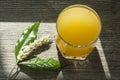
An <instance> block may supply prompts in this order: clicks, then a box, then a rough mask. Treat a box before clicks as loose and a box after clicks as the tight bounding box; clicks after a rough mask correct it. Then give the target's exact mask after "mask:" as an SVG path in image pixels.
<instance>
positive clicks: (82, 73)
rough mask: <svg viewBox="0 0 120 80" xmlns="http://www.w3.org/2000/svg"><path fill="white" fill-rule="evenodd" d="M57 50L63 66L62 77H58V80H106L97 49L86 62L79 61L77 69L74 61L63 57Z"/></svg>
mask: <svg viewBox="0 0 120 80" xmlns="http://www.w3.org/2000/svg"><path fill="white" fill-rule="evenodd" d="M56 48H57V47H56ZM57 50H58V55H59V60H60V62H61V65H62V69H61V72H60V76H59V77H58V80H60V79H61V76H62V77H63V79H65V80H78V79H88V80H89V79H93V80H105V79H106V78H105V75H104V71H103V68H102V64H101V60H100V57H99V55H98V52H97V50H96V48H95V49H94V51H93V52H92V53H91V54H90V55H89V56H88V57H87V59H86V60H85V61H78V63H77V67H75V66H74V63H73V62H72V61H70V60H67V59H65V58H64V57H62V55H61V53H60V51H59V49H58V48H57Z"/></svg>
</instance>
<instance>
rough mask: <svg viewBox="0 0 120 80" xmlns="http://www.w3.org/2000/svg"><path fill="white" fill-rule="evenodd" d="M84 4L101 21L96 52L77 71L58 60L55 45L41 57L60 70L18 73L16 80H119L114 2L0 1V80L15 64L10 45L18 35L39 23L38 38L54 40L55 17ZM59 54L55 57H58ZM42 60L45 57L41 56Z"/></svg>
mask: <svg viewBox="0 0 120 80" xmlns="http://www.w3.org/2000/svg"><path fill="white" fill-rule="evenodd" d="M76 3H80V4H86V5H88V6H91V7H92V8H94V9H95V10H96V11H97V12H98V13H99V15H100V17H101V19H102V33H101V35H100V38H99V41H98V42H97V48H96V49H95V50H94V51H93V52H92V53H91V54H90V55H89V57H88V58H87V60H86V61H82V62H79V64H78V65H77V69H76V68H75V67H74V65H73V64H72V63H71V62H70V61H68V60H66V59H64V58H63V57H61V55H60V54H59V51H57V50H56V46H55V43H53V44H52V46H51V48H50V49H49V51H46V52H45V53H47V54H49V55H48V56H53V57H55V58H58V57H59V59H60V61H61V64H62V69H61V71H60V72H54V73H51V74H39V73H34V72H33V71H30V70H29V71H28V70H21V71H20V72H19V74H18V75H17V76H16V78H15V79H18V80H86V79H87V80H106V79H111V80H119V79H120V76H119V75H120V60H119V58H120V54H119V53H120V49H119V48H120V46H119V45H120V42H119V41H120V37H119V36H120V31H119V29H120V15H119V14H120V10H119V8H120V2H119V1H118V0H112V1H110V0H100V1H99V0H97V1H96V0H86V1H84V0H81V1H79V0H76V1H73V0H69V1H54V0H51V1H50V0H49V1H45V0H44V1H43V0H37V1H35V0H25V1H24V0H17V1H16V0H0V80H6V78H7V76H8V74H9V72H10V70H11V69H12V67H13V66H14V64H15V57H14V45H15V42H16V40H17V39H18V38H19V36H20V34H21V33H22V31H24V30H25V29H26V28H27V27H28V26H30V25H31V24H33V22H35V21H38V20H41V21H42V23H41V24H40V27H39V32H38V38H40V37H41V36H42V35H45V34H51V35H52V36H53V37H54V36H55V33H56V30H55V26H56V25H55V21H56V19H57V15H58V13H59V12H60V11H61V10H62V9H63V8H64V7H66V6H68V5H71V4H76ZM58 54H59V56H58ZM42 56H43V57H45V56H46V54H43V55H42Z"/></svg>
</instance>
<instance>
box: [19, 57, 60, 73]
mask: <svg viewBox="0 0 120 80" xmlns="http://www.w3.org/2000/svg"><path fill="white" fill-rule="evenodd" d="M19 65H20V66H23V67H24V68H25V67H26V68H30V69H31V70H37V71H55V70H58V69H60V62H59V60H56V59H54V58H45V59H43V58H40V57H36V58H33V59H31V60H27V61H24V62H21V63H19Z"/></svg>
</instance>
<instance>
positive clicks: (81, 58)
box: [62, 53, 87, 61]
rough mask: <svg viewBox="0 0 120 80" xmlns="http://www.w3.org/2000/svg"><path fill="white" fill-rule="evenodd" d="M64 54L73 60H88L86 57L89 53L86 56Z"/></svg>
mask: <svg viewBox="0 0 120 80" xmlns="http://www.w3.org/2000/svg"><path fill="white" fill-rule="evenodd" d="M62 56H63V57H64V58H66V59H73V60H81V61H83V60H86V58H87V55H86V56H77V57H76V56H66V55H64V53H62Z"/></svg>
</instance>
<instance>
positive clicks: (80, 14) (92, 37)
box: [56, 4, 101, 60]
mask: <svg viewBox="0 0 120 80" xmlns="http://www.w3.org/2000/svg"><path fill="white" fill-rule="evenodd" d="M56 30H57V35H56V45H57V47H58V49H59V50H60V52H61V54H62V56H63V57H64V58H66V59H74V60H85V59H86V57H87V56H88V55H89V54H90V53H91V52H92V51H93V49H94V48H95V43H96V41H97V39H98V36H99V34H100V32H101V20H100V17H99V15H98V14H97V12H96V11H95V10H93V9H92V8H90V7H88V6H87V5H81V4H75V5H70V6H68V7H66V8H65V9H63V10H62V12H61V13H60V14H59V16H58V18H57V22H56Z"/></svg>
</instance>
